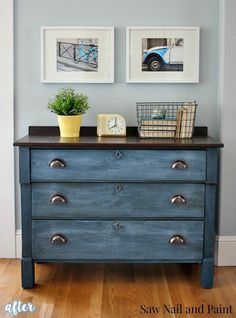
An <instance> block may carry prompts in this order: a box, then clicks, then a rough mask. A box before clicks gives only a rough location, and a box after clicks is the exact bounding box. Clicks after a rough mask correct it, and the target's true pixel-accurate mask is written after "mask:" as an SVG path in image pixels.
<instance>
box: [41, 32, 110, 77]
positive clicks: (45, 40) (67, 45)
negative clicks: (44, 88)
mask: <svg viewBox="0 0 236 318" xmlns="http://www.w3.org/2000/svg"><path fill="white" fill-rule="evenodd" d="M41 82H42V83H113V82H114V27H100V26H99V27H95V26H89V27H87V26H86V27H82V26H78V27H77V26H74V27H68V26H66V27H56V26H49V27H47V26H45V27H41Z"/></svg>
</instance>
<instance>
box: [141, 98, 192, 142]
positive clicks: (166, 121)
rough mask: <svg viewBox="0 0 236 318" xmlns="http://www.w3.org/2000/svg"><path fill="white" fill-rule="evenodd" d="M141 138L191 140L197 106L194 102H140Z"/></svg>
mask: <svg viewBox="0 0 236 318" xmlns="http://www.w3.org/2000/svg"><path fill="white" fill-rule="evenodd" d="M136 107H137V121H138V132H139V136H140V137H141V138H191V137H192V135H193V130H194V123H195V116H196V108H197V104H196V102H195V101H193V102H138V103H136Z"/></svg>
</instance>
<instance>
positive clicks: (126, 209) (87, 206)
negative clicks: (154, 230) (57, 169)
mask: <svg viewBox="0 0 236 318" xmlns="http://www.w3.org/2000/svg"><path fill="white" fill-rule="evenodd" d="M204 192H205V186H204V185H203V184H177V183H176V184H156V183H149V184H147V183H80V184H79V183H78V184H68V183H48V184H47V183H35V184H33V185H32V214H33V216H34V217H59V218H69V217H84V218H86V217H95V218H104V217H143V218H144V217H145V218H150V217H203V216H204ZM56 194H60V195H62V196H63V197H64V198H65V199H66V203H59V204H51V203H50V199H51V198H52V197H53V196H54V195H56ZM174 195H182V196H183V197H184V198H185V199H186V203H185V204H181V203H180V204H173V203H171V202H170V200H171V198H172V197H173V196H174Z"/></svg>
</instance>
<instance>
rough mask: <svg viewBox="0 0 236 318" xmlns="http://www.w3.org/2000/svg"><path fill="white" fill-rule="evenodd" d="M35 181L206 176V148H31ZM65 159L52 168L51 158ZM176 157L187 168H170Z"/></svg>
mask: <svg viewBox="0 0 236 318" xmlns="http://www.w3.org/2000/svg"><path fill="white" fill-rule="evenodd" d="M31 154H32V159H31V174H32V180H33V181H52V182H55V181H68V182H76V181H103V180H106V181H115V180H117V181H119V180H124V181H131V180H135V181H138V180H144V181H158V180H161V181H163V180H179V181H180V180H195V181H201V180H202V181H203V180H205V178H206V152H205V151H203V150H194V151H193V150H174V151H173V150H159V151H156V150H73V149H71V150H69V151H68V150H62V149H56V150H50V149H35V150H32V152H31ZM58 158H59V159H62V160H63V161H64V162H65V165H66V167H65V168H57V169H55V168H54V169H53V168H50V167H49V162H50V161H51V160H53V159H58ZM176 160H183V161H185V162H186V163H187V166H188V168H187V169H171V164H172V163H173V162H175V161H176Z"/></svg>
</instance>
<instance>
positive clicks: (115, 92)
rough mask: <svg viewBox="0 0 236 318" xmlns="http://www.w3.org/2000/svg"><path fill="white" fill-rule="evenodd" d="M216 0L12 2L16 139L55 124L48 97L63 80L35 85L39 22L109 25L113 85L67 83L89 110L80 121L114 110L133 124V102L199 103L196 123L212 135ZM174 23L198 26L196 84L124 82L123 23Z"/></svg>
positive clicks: (91, 120)
mask: <svg viewBox="0 0 236 318" xmlns="http://www.w3.org/2000/svg"><path fill="white" fill-rule="evenodd" d="M218 10H219V9H218V0H198V1H196V0H178V1H177V0H165V1H163V0H149V1H141V0H119V1H115V0H99V1H95V0H86V1H81V0H66V1H65V0H49V1H48V0H40V1H37V0H17V1H15V60H16V64H15V65H16V68H15V72H16V77H15V110H16V112H15V116H16V121H15V122H16V137H20V136H22V135H24V134H26V133H27V126H29V125H56V124H57V122H56V117H55V116H54V115H53V114H51V113H50V112H49V111H48V110H47V108H46V105H47V101H48V97H49V96H52V95H54V94H55V92H56V91H57V89H58V87H62V86H64V85H63V84H60V85H58V84H41V83H40V26H43V25H52V26H53V25H61V26H63V25H64V26H66V25H67V26H70V25H71V26H73V25H78V26H79V25H82V26H83V25H95V26H96V25H98V26H99V25H100V26H102V25H111V26H114V27H115V83H114V84H73V85H72V86H73V87H75V88H76V89H78V90H79V91H81V92H83V93H86V94H88V96H89V100H90V103H91V110H90V111H89V113H87V115H86V116H84V122H83V123H84V124H85V125H95V115H96V113H99V112H120V113H122V114H123V115H124V116H125V117H126V118H127V121H128V124H129V125H134V124H136V113H135V103H136V101H168V100H170V101H178V100H179V101H181V100H189V99H190V100H192V99H196V100H197V102H198V103H199V108H198V116H197V123H198V124H201V125H208V126H209V129H210V133H211V134H215V133H216V129H217V127H216V101H217V74H218V73H217V72H218V71H217V67H218V13H219V11H218ZM128 25H134V26H135V25H141V26H142V25H176V26H181V25H183V26H192V25H193V26H194V25H198V26H200V27H201V50H200V83H199V84H126V83H125V27H126V26H128Z"/></svg>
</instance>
